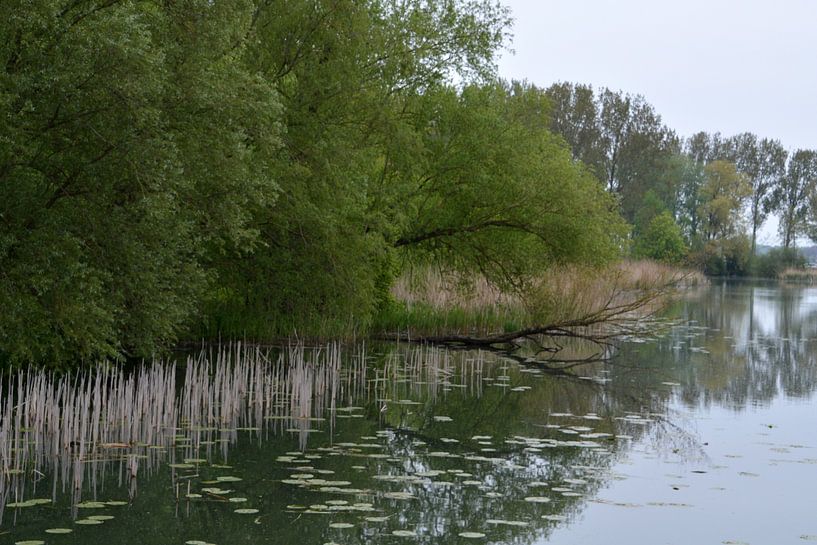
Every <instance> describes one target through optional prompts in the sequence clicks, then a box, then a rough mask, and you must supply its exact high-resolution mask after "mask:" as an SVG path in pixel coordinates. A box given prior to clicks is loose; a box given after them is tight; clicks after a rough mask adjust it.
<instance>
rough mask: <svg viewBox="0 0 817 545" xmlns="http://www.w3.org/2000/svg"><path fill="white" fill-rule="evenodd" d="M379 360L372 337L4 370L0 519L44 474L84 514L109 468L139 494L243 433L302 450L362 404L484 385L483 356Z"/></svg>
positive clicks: (429, 354) (396, 352) (415, 351)
mask: <svg viewBox="0 0 817 545" xmlns="http://www.w3.org/2000/svg"><path fill="white" fill-rule="evenodd" d="M370 360H371V356H370V355H369V354H368V351H367V347H366V345H365V344H362V345H358V346H357V347H355V348H354V349H352V350H349V351H344V350H343V349H342V348H341V345H339V344H337V343H329V344H326V345H322V346H317V347H306V346H304V345H303V344H299V343H293V344H290V345H287V346H286V347H283V348H280V349H276V350H271V349H262V348H261V347H259V346H255V345H247V344H243V343H235V344H230V345H225V346H220V347H213V348H210V349H207V350H204V351H202V352H200V353H198V354H196V355H195V356H190V357H188V358H187V359H186V361H184V362H181V363H177V362H162V361H154V362H150V363H146V364H144V365H142V366H141V367H139V368H137V369H135V370H127V369H123V368H122V367H118V366H113V365H107V366H102V367H99V368H97V369H94V370H86V371H82V372H78V373H74V374H71V375H60V376H58V375H55V374H54V373H52V372H49V371H45V370H28V371H23V372H21V373H19V374H16V375H14V376H6V377H4V378H2V380H0V523H2V517H3V511H4V507H5V506H6V505H7V504H9V503H11V504H12V505H13V504H14V503H17V502H24V501H26V500H27V499H30V498H33V497H36V495H37V494H38V490H39V489H40V488H42V482H43V481H44V478H45V476H48V478H49V479H50V483H49V488H50V497H51V499H52V501H53V502H55V501H56V498H57V496H58V495H68V496H69V497H70V501H71V505H72V506H73V507H72V509H73V513H74V516H76V514H77V507H76V506H77V504H79V503H80V502H81V501H83V498H85V499H91V500H94V501H97V500H98V499H99V495H100V494H101V493H102V484H103V482H104V477H105V476H106V475H111V474H114V475H116V476H117V479H118V484H119V486H120V487H122V488H123V489H126V490H127V491H128V497H129V498H130V499H133V497H134V496H135V495H136V494H137V493H138V488H137V481H138V480H139V478H141V477H144V476H146V475H148V476H149V475H153V474H155V473H156V472H157V470H158V469H159V468H161V467H165V465H166V464H173V465H176V464H184V463H185V460H187V459H192V458H196V459H198V458H206V459H208V460H220V461H223V462H226V461H227V459H228V455H229V447H230V445H232V444H233V443H234V442H235V441H237V440H238V439H239V436H240V435H241V434H243V437H244V438H245V439H249V440H253V441H262V440H265V439H267V438H269V436H270V435H280V434H294V435H296V436H297V437H298V439H299V442H300V446H301V448H302V449H305V448H306V445H307V440H308V438H309V435H310V433H312V432H313V431H314V429H315V428H316V427H319V426H321V425H324V424H327V425H328V427H329V430H330V432H331V431H332V430H334V427H335V419H336V418H338V417H339V416H342V415H344V414H346V415H348V412H349V411H350V410H352V409H354V407H350V405H352V404H353V403H354V402H355V401H366V400H368V401H374V400H382V399H395V400H397V399H405V398H408V397H410V396H414V395H424V396H428V397H430V398H432V399H433V398H434V397H435V396H436V395H437V393H438V391H442V390H445V389H446V388H450V387H452V385H453V386H455V387H457V388H460V389H462V390H463V391H465V392H468V393H470V394H472V395H480V393H481V391H482V380H481V377H482V367H483V362H484V356H483V354H482V353H477V354H476V356H474V355H473V354H470V355H469V354H467V353H462V352H457V353H451V352H448V351H447V350H441V349H437V348H433V347H430V346H422V345H406V346H396V347H393V349H392V350H391V352H390V353H389V356H388V357H387V358H386V363H385V364H384V365H383V366H372V365H371V361H370ZM177 376H182V377H183V378H182V379H181V380H180V381H177V378H176V377H177ZM381 414H382V413H381ZM381 417H382V416H381ZM189 471H196V470H195V469H191V470H189ZM169 474H170V479H171V482H170V485H171V489H172V490H174V491H176V494H177V497H181V496H183V494H181V491H183V489H184V487H186V486H188V483H189V481H186V482H185V478H186V477H189V475H185V474H184V470H181V469H179V470H177V469H176V468H173V467H171V470H170V472H169ZM40 495H42V493H40ZM108 499H109V498H108Z"/></svg>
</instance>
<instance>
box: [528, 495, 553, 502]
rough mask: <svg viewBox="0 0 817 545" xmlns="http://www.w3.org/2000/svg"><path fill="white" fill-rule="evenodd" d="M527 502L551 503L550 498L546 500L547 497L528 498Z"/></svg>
mask: <svg viewBox="0 0 817 545" xmlns="http://www.w3.org/2000/svg"><path fill="white" fill-rule="evenodd" d="M525 501H527V502H530V503H549V502H550V498H546V497H545V496H528V497H527V498H525Z"/></svg>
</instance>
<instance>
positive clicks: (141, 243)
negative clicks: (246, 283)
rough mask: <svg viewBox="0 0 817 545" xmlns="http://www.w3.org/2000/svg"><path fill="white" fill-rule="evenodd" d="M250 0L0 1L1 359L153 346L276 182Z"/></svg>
mask: <svg viewBox="0 0 817 545" xmlns="http://www.w3.org/2000/svg"><path fill="white" fill-rule="evenodd" d="M252 12H253V6H252V4H250V3H249V2H243V1H236V2H231V3H226V2H210V1H208V0H191V1H190V2H186V4H185V6H184V9H182V6H179V5H176V4H173V3H163V4H155V3H147V2H125V1H121V2H119V1H109V2H75V1H67V0H33V1H18V0H10V1H6V2H2V4H0V37H2V38H0V66H2V71H0V308H2V309H3V312H2V313H0V359H6V360H10V361H17V362H22V361H39V362H48V363H58V362H60V361H64V360H78V359H81V358H92V357H98V356H117V355H122V354H132V355H150V354H151V353H152V352H153V351H154V350H155V349H157V348H158V347H159V346H161V345H163V344H165V343H167V342H170V341H172V340H173V339H174V338H176V336H177V334H178V333H179V332H180V330H181V329H182V328H183V327H184V325H185V324H186V323H187V322H188V321H189V318H190V317H191V315H192V314H193V312H194V311H195V308H196V305H197V301H198V297H199V294H200V293H201V292H202V291H203V290H204V289H205V287H206V285H207V279H208V274H207V261H208V260H209V259H211V256H212V255H213V253H215V252H218V251H219V250H218V248H224V247H226V246H235V245H245V244H247V243H248V241H249V239H250V238H252V234H251V228H250V226H249V224H248V220H249V215H248V214H247V213H246V210H247V205H248V203H250V202H253V203H254V202H257V201H265V200H269V199H272V198H274V196H275V189H276V188H275V184H274V181H273V180H272V178H271V176H270V175H269V166H270V162H269V161H268V160H267V157H268V155H269V150H272V149H275V148H276V147H277V145H278V143H279V141H280V129H279V125H278V124H277V121H276V120H277V116H278V114H279V112H280V103H279V102H278V100H277V95H276V92H275V90H274V89H273V88H272V87H271V86H270V85H269V84H267V82H265V81H263V80H260V79H259V78H257V77H256V75H255V74H254V73H252V72H249V71H247V70H246V69H245V67H244V65H243V63H242V62H240V59H239V57H240V54H241V51H242V49H243V47H244V42H243V36H245V34H246V31H247V30H248V29H249V28H250V26H251V23H252Z"/></svg>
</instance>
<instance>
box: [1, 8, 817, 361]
mask: <svg viewBox="0 0 817 545" xmlns="http://www.w3.org/2000/svg"><path fill="white" fill-rule="evenodd" d="M509 25H510V20H509V14H508V10H507V9H506V8H504V7H502V6H501V5H500V4H499V3H498V2H496V1H494V0H442V1H439V0H435V1H431V0H399V1H398V0H291V1H287V2H270V1H269V0H229V1H227V0H216V1H213V0H184V1H180V2H176V1H174V2H142V1H132V0H105V1H102V0H79V1H77V0H7V1H4V2H2V3H0V66H2V70H0V362H5V363H6V364H23V363H28V362H37V363H46V364H61V363H65V362H67V363H74V362H78V361H83V360H84V361H94V360H97V359H99V358H103V357H121V356H130V357H149V356H151V355H152V354H154V353H156V352H157V351H158V350H160V349H162V348H164V347H167V346H170V345H172V344H173V343H175V342H177V341H178V340H179V339H180V338H188V339H196V338H201V337H208V338H218V337H219V336H221V337H222V338H225V337H247V338H271V337H275V336H287V335H292V334H297V335H322V336H331V335H340V334H356V333H358V332H360V333H364V332H365V331H367V329H368V328H369V327H370V325H371V324H372V322H373V320H375V319H376V316H377V315H378V312H379V311H380V310H381V309H383V308H384V307H387V306H388V305H393V304H395V303H394V301H393V300H392V298H391V296H390V291H389V290H390V288H391V286H392V284H393V282H394V280H395V278H396V276H397V275H398V274H400V272H401V271H402V270H404V269H405V268H406V267H409V266H416V265H419V266H426V265H428V264H439V265H441V266H444V267H447V268H449V269H454V270H458V271H462V272H471V273H479V274H480V275H481V276H484V277H486V278H488V279H489V280H490V281H492V282H493V283H495V284H496V285H497V286H500V287H502V288H504V289H518V288H519V287H520V286H522V285H524V283H525V282H526V279H528V278H530V277H531V275H534V274H535V273H536V272H537V271H541V270H542V269H543V267H545V266H548V265H550V264H554V263H556V264H561V263H586V264H603V263H605V262H609V261H611V260H614V259H616V258H618V257H620V256H621V255H623V254H624V253H626V252H630V251H632V252H635V253H636V254H638V255H644V256H651V257H656V258H659V259H664V260H668V261H674V260H680V259H684V258H686V256H687V254H688V253H690V255H692V256H696V255H700V256H703V257H702V258H701V259H703V260H704V261H705V262H706V264H707V266H708V267H709V268H710V270H719V269H716V266H717V267H722V268H723V272H735V271H738V270H740V269H741V267H744V266H745V263H747V262H748V256H749V255H750V254H751V250H750V249H748V248H749V246H748V244H747V243H746V240H747V239H746V237H745V234H744V233H745V227H744V222H743V220H742V217H743V215H742V210H743V207H744V205H745V203H746V202H751V203H753V204H752V211H753V215H752V222H751V225H750V228H749V232H752V233H754V232H756V228H757V226H759V225H760V224H761V223H762V221H763V219H764V218H765V217H766V215H767V214H768V213H769V212H770V211H772V210H778V211H780V213H781V215H782V217H783V222H782V224H783V225H784V240H785V241H786V244H788V245H790V244H791V243H792V242H793V240H794V239H795V237H796V236H797V235H799V234H801V233H806V234H808V227H809V225H811V224H810V222H809V218H811V215H810V211H811V210H812V208H813V207H812V206H811V205H810V203H811V200H810V199H811V194H812V193H813V180H814V178H815V174H814V172H815V169H817V166H815V163H817V161H816V160H815V154H814V152H810V151H799V152H796V153H794V154H792V155H791V157H789V156H788V155H787V154H786V152H785V150H783V148H782V147H781V146H780V144H779V143H777V142H776V141H770V140H758V139H757V138H755V137H754V136H752V135H741V136H738V137H735V138H729V139H721V138H720V137H719V136H717V135H712V136H709V135H703V134H701V135H696V136H695V137H693V138H692V139H690V140H689V141H686V142H682V141H681V140H680V139H679V138H678V137H677V136H676V135H675V134H674V133H673V132H672V131H671V130H669V129H667V128H666V127H665V126H664V125H663V124H662V123H661V120H660V117H659V116H658V115H657V114H656V113H655V112H654V111H653V109H652V107H650V106H649V105H648V104H646V102H644V100H643V99H642V98H640V97H633V96H629V95H623V94H621V93H612V92H610V91H606V90H605V91H602V92H600V93H598V94H596V93H594V92H593V91H592V90H591V89H590V88H588V87H583V86H577V85H569V84H564V85H556V86H553V87H551V88H550V89H547V90H545V89H539V88H537V87H535V86H532V85H529V84H525V83H505V82H502V81H499V80H498V79H497V77H496V71H495V59H496V55H497V52H498V51H499V50H500V48H501V47H503V45H504V44H505V43H506V41H507V39H508V29H509ZM628 222H629V224H631V225H632V227H631V226H630V225H629V224H628ZM713 264H714V265H713Z"/></svg>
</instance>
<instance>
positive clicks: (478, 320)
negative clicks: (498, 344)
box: [373, 261, 707, 337]
mask: <svg viewBox="0 0 817 545" xmlns="http://www.w3.org/2000/svg"><path fill="white" fill-rule="evenodd" d="M706 282H707V280H706V278H705V277H704V276H703V274H701V273H699V272H695V271H690V270H683V269H678V268H675V267H671V266H667V265H663V264H660V263H656V262H653V261H623V262H620V263H618V264H616V265H613V266H611V267H608V268H605V269H592V268H587V267H576V266H561V267H551V268H549V269H547V270H546V271H544V272H543V273H542V274H541V275H540V276H539V277H537V278H532V279H530V280H529V281H528V283H527V284H526V285H525V286H520V287H518V288H517V289H510V290H509V289H505V290H503V289H500V288H499V287H497V286H495V285H492V284H490V283H489V282H487V281H486V280H485V279H484V278H483V277H480V276H470V277H466V276H463V275H458V274H451V273H449V274H446V273H443V272H441V271H438V270H433V269H421V270H415V271H411V272H409V273H406V274H403V275H402V276H401V277H400V278H399V279H398V281H397V283H396V285H395V286H394V288H393V289H392V295H393V297H394V299H395V303H394V304H393V305H390V306H389V307H388V308H387V309H385V310H384V311H382V312H381V313H379V315H378V316H377V318H376V320H375V324H374V326H373V330H374V332H375V333H378V334H384V333H389V334H394V333H400V334H403V335H405V336H407V337H411V336H434V335H443V334H457V335H491V334H496V333H502V332H509V331H516V330H521V329H523V328H527V327H531V326H534V325H543V324H560V323H567V322H570V321H571V320H576V319H580V318H582V317H588V316H594V315H598V314H599V313H601V312H603V311H604V309H608V308H611V307H612V306H620V305H627V304H630V303H636V302H637V301H639V299H640V298H647V299H649V300H648V301H647V300H646V299H645V301H644V302H645V304H644V305H643V306H641V307H640V309H639V312H641V313H643V314H648V313H650V312H652V311H654V310H655V309H656V308H657V307H659V306H660V305H662V304H663V303H664V302H665V301H666V298H667V296H668V294H669V293H670V291H671V290H669V289H668V287H671V286H674V287H678V286H690V285H697V284H703V283H706ZM659 292H660V293H659ZM653 295H655V297H653Z"/></svg>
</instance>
